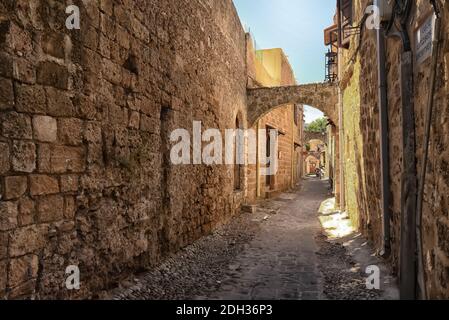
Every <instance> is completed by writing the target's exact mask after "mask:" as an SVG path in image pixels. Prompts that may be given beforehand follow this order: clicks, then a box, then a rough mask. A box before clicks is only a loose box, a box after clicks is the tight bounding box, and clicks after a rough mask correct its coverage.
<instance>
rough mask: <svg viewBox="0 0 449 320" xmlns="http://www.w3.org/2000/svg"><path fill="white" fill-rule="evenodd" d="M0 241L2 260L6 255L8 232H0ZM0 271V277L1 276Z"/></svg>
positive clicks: (0, 256) (0, 257)
mask: <svg viewBox="0 0 449 320" xmlns="http://www.w3.org/2000/svg"><path fill="white" fill-rule="evenodd" d="M0 243H1V244H2V245H1V246H0V260H3V259H5V258H6V257H7V255H8V233H7V232H0ZM1 277H2V276H1V273H0V278H1Z"/></svg>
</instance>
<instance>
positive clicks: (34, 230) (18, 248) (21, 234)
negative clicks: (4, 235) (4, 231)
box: [9, 224, 48, 257]
mask: <svg viewBox="0 0 449 320" xmlns="http://www.w3.org/2000/svg"><path fill="white" fill-rule="evenodd" d="M47 234H48V225H45V224H40V225H32V226H28V227H23V228H19V229H16V230H14V232H11V234H10V238H9V248H10V249H9V255H10V256H11V257H20V256H23V255H25V254H28V253H33V252H35V251H37V250H40V249H43V248H44V246H45V244H46V241H47Z"/></svg>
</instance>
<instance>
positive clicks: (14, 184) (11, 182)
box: [5, 176, 28, 200]
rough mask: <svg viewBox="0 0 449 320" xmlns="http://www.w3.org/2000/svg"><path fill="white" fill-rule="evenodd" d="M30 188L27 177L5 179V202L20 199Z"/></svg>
mask: <svg viewBox="0 0 449 320" xmlns="http://www.w3.org/2000/svg"><path fill="white" fill-rule="evenodd" d="M27 188H28V179H27V177H26V176H16V177H5V200H11V199H18V198H20V197H21V196H23V195H24V194H25V192H26V191H27Z"/></svg>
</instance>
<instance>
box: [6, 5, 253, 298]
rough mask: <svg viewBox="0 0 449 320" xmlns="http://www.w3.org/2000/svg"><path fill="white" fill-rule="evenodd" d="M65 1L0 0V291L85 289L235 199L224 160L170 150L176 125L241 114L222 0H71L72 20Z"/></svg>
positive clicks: (198, 226) (194, 235) (241, 59)
mask: <svg viewBox="0 0 449 320" xmlns="http://www.w3.org/2000/svg"><path fill="white" fill-rule="evenodd" d="M63 3H64V2H62V1H53V0H36V1H28V0H17V1H9V0H8V1H2V2H1V3H0V30H1V32H0V117H1V134H0V192H1V200H0V244H1V245H0V297H6V298H11V299H12V298H18V297H31V296H35V297H38V298H45V297H53V298H68V297H71V298H82V297H89V296H92V293H93V292H98V291H100V290H103V289H105V288H108V287H109V286H111V285H114V283H115V282H116V281H117V280H118V279H119V277H120V275H122V274H126V273H129V272H131V271H137V270H141V269H144V268H146V267H148V266H151V265H153V264H156V263H158V262H159V261H160V260H161V259H162V258H163V257H164V256H165V255H167V254H168V253H170V252H173V251H176V250H178V249H179V248H181V247H183V246H186V245H187V244H190V243H191V242H192V241H194V240H195V239H198V238H199V237H201V236H202V235H205V234H207V233H209V232H210V231H211V230H212V229H213V228H214V227H215V226H216V225H217V224H219V223H221V222H223V221H225V220H226V219H228V218H229V217H231V216H232V215H233V214H234V212H235V209H236V208H237V207H238V206H239V204H240V203H241V201H242V199H243V198H244V194H242V193H234V191H233V168H232V167H227V166H214V167H207V166H194V165H191V166H173V165H172V164H171V162H170V158H169V155H170V141H169V138H170V133H171V132H172V130H174V129H177V128H185V129H188V130H191V128H192V122H193V121H194V120H197V121H202V122H203V128H218V129H225V128H233V127H234V126H235V117H236V116H237V114H240V117H241V118H242V123H245V122H246V107H245V106H246V80H247V78H246V73H245V58H246V57H245V34H244V31H243V28H242V27H241V24H240V21H239V19H238V16H237V13H236V11H235V9H234V7H233V4H232V1H230V0H201V1H188V0H178V1H165V0H163V1H161V0H146V1H141V0H130V1H122V0H101V1H100V0H90V1H74V3H75V4H76V5H78V6H79V7H80V9H81V30H68V29H66V28H65V20H66V18H67V15H66V13H65V9H66V8H65V5H63ZM243 179H244V177H243ZM69 265H76V266H79V268H80V272H81V290H79V291H73V292H69V291H67V290H66V289H65V285H64V283H65V277H66V275H65V270H66V267H67V266H69Z"/></svg>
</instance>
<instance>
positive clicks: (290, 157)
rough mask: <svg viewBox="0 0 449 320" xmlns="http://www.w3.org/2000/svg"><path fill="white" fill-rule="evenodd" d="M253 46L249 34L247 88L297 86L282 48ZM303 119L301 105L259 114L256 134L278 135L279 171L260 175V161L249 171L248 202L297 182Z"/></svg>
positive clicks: (300, 165) (299, 176)
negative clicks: (275, 131)
mask: <svg viewBox="0 0 449 320" xmlns="http://www.w3.org/2000/svg"><path fill="white" fill-rule="evenodd" d="M253 43H254V42H253V40H252V38H251V36H250V35H249V34H248V43H247V48H248V49H247V57H248V58H247V60H248V65H247V68H248V69H247V70H248V71H247V72H248V86H249V87H250V88H258V87H279V86H289V85H296V80H295V76H294V73H293V70H292V68H291V66H290V63H289V61H288V58H287V57H286V56H285V54H284V52H283V50H282V49H265V50H256V49H255V48H254V45H253ZM303 119H304V110H303V106H302V105H301V104H286V105H282V106H280V107H279V108H276V109H274V110H271V111H270V112H268V113H267V114H263V115H261V117H260V118H259V119H257V120H256V123H255V124H254V125H253V127H252V129H253V130H256V131H257V132H258V131H259V130H267V131H268V130H272V129H275V130H278V132H279V135H278V150H277V152H278V154H277V161H278V170H277V173H276V174H275V175H269V176H267V175H264V174H262V173H261V170H260V169H261V168H260V167H261V164H260V159H259V161H258V163H257V165H255V166H252V167H250V168H249V174H248V199H249V201H253V200H255V199H257V198H261V197H262V198H270V197H272V196H274V195H276V194H279V193H280V192H282V191H285V190H288V189H290V188H292V187H294V186H296V184H297V183H298V182H299V180H300V178H301V176H302V163H303V159H302V152H301V148H302V146H303V142H302V136H303V123H304V121H303ZM267 144H268V143H267ZM262 147H263V146H262V145H261V142H260V141H259V142H258V149H262ZM263 149H267V148H263ZM263 149H262V150H263ZM262 152H263V151H262Z"/></svg>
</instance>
